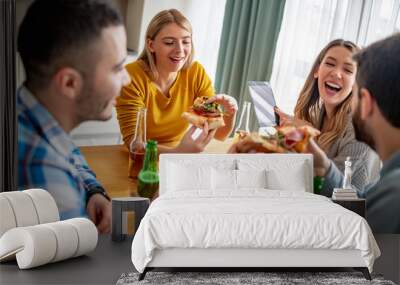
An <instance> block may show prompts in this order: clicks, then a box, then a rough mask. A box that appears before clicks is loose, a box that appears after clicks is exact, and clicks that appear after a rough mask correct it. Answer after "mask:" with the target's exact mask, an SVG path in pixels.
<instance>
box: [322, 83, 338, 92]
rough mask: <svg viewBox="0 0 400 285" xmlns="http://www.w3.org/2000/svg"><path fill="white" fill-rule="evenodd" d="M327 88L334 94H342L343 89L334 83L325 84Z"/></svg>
mask: <svg viewBox="0 0 400 285" xmlns="http://www.w3.org/2000/svg"><path fill="white" fill-rule="evenodd" d="M325 88H326V89H327V90H328V91H330V92H333V93H337V92H340V90H342V87H340V86H339V85H338V84H335V83H332V82H325Z"/></svg>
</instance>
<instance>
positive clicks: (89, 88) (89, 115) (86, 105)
mask: <svg viewBox="0 0 400 285" xmlns="http://www.w3.org/2000/svg"><path fill="white" fill-rule="evenodd" d="M100 100H101V96H98V94H96V90H95V88H94V86H93V84H91V82H86V83H85V85H84V86H83V90H82V93H81V94H79V96H78V98H77V102H78V108H79V112H78V114H79V121H80V123H82V122H85V121H90V120H94V121H107V120H109V119H110V117H103V116H102V113H103V111H104V110H105V109H106V108H107V107H108V105H109V104H110V101H107V102H103V101H100Z"/></svg>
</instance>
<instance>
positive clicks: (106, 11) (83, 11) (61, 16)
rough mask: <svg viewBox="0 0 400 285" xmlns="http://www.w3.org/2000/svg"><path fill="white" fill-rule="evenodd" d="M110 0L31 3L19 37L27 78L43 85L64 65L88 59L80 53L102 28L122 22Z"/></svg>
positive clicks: (96, 37) (20, 51)
mask: <svg viewBox="0 0 400 285" xmlns="http://www.w3.org/2000/svg"><path fill="white" fill-rule="evenodd" d="M109 2H110V1H108V2H106V1H102V0H36V1H34V2H33V3H32V5H31V6H30V7H29V9H28V11H27V13H26V15H25V18H24V19H23V21H22V23H21V25H20V28H19V33H18V41H17V42H18V43H17V44H18V51H19V53H20V56H21V59H22V62H23V65H24V67H25V71H26V78H27V82H28V83H29V84H30V85H32V87H35V88H41V87H43V86H44V85H45V84H47V83H48V80H49V79H50V78H51V76H52V75H53V74H54V72H56V71H57V69H58V68H59V67H61V66H63V65H69V66H72V67H76V68H77V67H78V66H79V65H83V63H82V62H81V61H82V60H83V61H84V60H85V59H82V58H77V57H80V56H82V52H84V51H86V50H87V47H88V46H90V45H91V44H92V43H94V42H95V41H96V40H98V39H100V37H101V33H102V30H103V29H105V28H107V27H110V26H119V25H123V21H122V18H121V15H120V13H119V11H118V10H117V9H116V8H115V7H114V6H112V5H111V4H110V3H109ZM78 54H79V55H80V56H78ZM92 68H94V67H92Z"/></svg>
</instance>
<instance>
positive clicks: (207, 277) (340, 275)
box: [117, 271, 395, 285]
mask: <svg viewBox="0 0 400 285" xmlns="http://www.w3.org/2000/svg"><path fill="white" fill-rule="evenodd" d="M138 276H139V273H127V274H122V275H121V277H120V278H119V279H118V281H117V285H133V284H140V285H145V284H157V285H163V284H172V285H178V284H179V285H186V284H213V285H217V284H222V285H233V284H237V285H239V284H240V285H242V284H252V285H253V284H271V285H272V284H274V285H275V284H279V285H280V284H287V285H289V284H321V285H322V284H328V285H334V284H335V285H336V284H337V285H345V284H379V285H380V284H385V285H386V284H390V285H394V284H395V283H393V282H392V281H388V280H384V279H383V277H382V276H380V275H374V274H372V278H373V279H372V281H368V280H366V279H365V278H364V276H363V275H362V273H360V272H154V271H151V272H148V273H147V274H146V277H145V279H144V280H142V281H138Z"/></svg>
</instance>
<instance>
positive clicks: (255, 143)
mask: <svg viewBox="0 0 400 285" xmlns="http://www.w3.org/2000/svg"><path fill="white" fill-rule="evenodd" d="M319 134H320V132H319V131H318V130H317V129H314V128H313V127H311V126H301V127H295V126H282V127H276V133H275V134H273V135H268V136H261V135H259V134H258V133H250V134H245V135H242V136H241V137H240V138H239V141H238V142H237V143H236V145H235V147H234V148H233V149H235V151H236V152H237V153H252V152H264V153H290V152H294V153H303V152H305V151H306V150H307V145H308V142H309V141H310V138H313V137H316V136H318V135H319Z"/></svg>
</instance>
